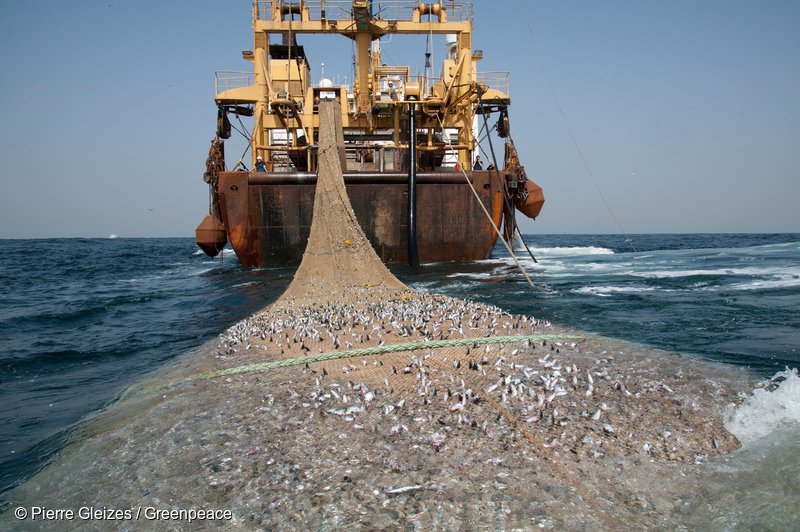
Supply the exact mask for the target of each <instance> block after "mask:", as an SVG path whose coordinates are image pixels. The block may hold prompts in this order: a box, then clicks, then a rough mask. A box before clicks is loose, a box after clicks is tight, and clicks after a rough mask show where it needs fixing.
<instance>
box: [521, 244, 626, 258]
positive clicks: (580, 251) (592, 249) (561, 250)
mask: <svg viewBox="0 0 800 532" xmlns="http://www.w3.org/2000/svg"><path fill="white" fill-rule="evenodd" d="M531 253H533V254H534V256H536V255H543V256H547V257H565V256H575V255H613V254H614V250H611V249H608V248H601V247H597V246H585V247H580V246H576V247H554V248H531Z"/></svg>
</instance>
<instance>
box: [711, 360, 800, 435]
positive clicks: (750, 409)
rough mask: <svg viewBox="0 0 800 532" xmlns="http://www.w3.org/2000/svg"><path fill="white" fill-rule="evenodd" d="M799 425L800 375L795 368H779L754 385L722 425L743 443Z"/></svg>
mask: <svg viewBox="0 0 800 532" xmlns="http://www.w3.org/2000/svg"><path fill="white" fill-rule="evenodd" d="M799 425H800V376H799V375H798V373H797V368H793V369H789V368H786V370H785V371H780V372H778V373H776V374H775V376H774V377H772V378H771V379H769V380H768V381H766V382H765V383H764V386H763V387H761V388H756V389H755V390H754V391H753V395H751V396H749V397H747V398H746V399H745V400H744V402H743V403H742V404H741V405H739V407H738V408H736V409H735V410H732V411H729V412H728V414H727V415H726V419H725V428H726V429H727V430H728V432H730V433H731V434H733V435H734V436H736V437H737V438H738V439H739V441H740V442H742V445H744V446H748V445H751V444H753V443H755V442H757V441H758V440H760V439H761V438H763V437H764V436H766V435H768V434H770V433H771V432H773V431H775V430H779V429H782V428H787V427H790V426H795V428H796V427H797V426H799Z"/></svg>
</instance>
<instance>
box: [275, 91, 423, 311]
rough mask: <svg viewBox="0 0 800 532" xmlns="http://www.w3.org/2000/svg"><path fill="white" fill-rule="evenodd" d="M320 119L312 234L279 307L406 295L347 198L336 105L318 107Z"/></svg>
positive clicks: (405, 288) (331, 102) (338, 109)
mask: <svg viewBox="0 0 800 532" xmlns="http://www.w3.org/2000/svg"><path fill="white" fill-rule="evenodd" d="M319 118H320V127H319V152H318V177H317V188H316V193H315V196H314V211H313V219H312V222H311V232H310V235H309V237H308V244H307V246H306V250H305V253H304V254H303V259H302V262H301V263H300V267H299V268H298V270H297V273H295V276H294V280H293V281H292V283H291V285H289V288H288V289H287V290H286V292H285V293H284V294H283V295H282V296H281V298H280V299H279V300H278V302H277V305H279V306H280V305H283V304H286V303H287V302H293V303H299V304H302V303H312V302H313V303H324V302H327V301H339V302H354V301H364V300H376V299H386V298H393V297H396V296H397V295H399V294H400V293H402V292H409V289H408V287H406V286H405V285H404V284H403V283H402V282H401V281H400V280H399V279H397V278H396V277H395V276H394V275H393V274H392V272H390V271H389V269H388V268H387V267H386V266H385V265H384V264H383V262H382V261H381V260H380V258H379V257H378V255H377V254H376V253H375V250H374V249H372V245H371V244H370V242H369V240H368V239H367V237H366V236H365V235H364V231H363V230H362V229H361V226H360V225H359V223H358V220H357V219H356V215H355V213H354V212H353V207H352V205H351V204H350V199H349V198H348V196H347V191H346V189H345V186H344V178H343V176H342V166H343V164H344V136H343V133H342V128H341V109H340V105H339V103H338V102H335V101H322V102H320V105H319Z"/></svg>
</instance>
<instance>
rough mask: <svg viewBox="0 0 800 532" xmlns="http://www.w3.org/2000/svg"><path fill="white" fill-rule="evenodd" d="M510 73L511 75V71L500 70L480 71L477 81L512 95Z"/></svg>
mask: <svg viewBox="0 0 800 532" xmlns="http://www.w3.org/2000/svg"><path fill="white" fill-rule="evenodd" d="M509 75H510V73H509V72H503V71H500V70H493V71H488V72H478V73H477V79H476V80H475V81H477V82H478V83H483V84H484V85H486V86H487V87H488V88H490V89H495V90H498V91H500V92H502V93H505V94H507V95H509V96H511V93H510V92H509V84H508V77H509Z"/></svg>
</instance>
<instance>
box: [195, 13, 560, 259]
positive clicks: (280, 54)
mask: <svg viewBox="0 0 800 532" xmlns="http://www.w3.org/2000/svg"><path fill="white" fill-rule="evenodd" d="M473 18H474V12H473V6H472V4H471V3H462V2H450V1H440V2H437V3H419V2H411V1H407V0H390V1H378V0H374V1H370V0H334V1H331V0H328V1H325V0H319V1H299V2H284V1H277V0H276V1H255V2H253V11H252V22H253V35H254V42H253V50H245V51H243V52H242V56H243V59H245V60H247V61H249V62H251V63H252V64H253V68H252V71H251V72H230V71H223V72H217V73H216V96H215V101H216V104H217V131H216V136H215V138H214V140H213V141H212V142H211V148H210V151H209V157H208V160H207V164H206V172H205V174H204V177H203V178H204V180H205V181H206V182H207V183H208V185H209V188H210V202H209V203H210V206H209V214H208V216H206V218H205V219H203V221H202V222H201V223H200V225H199V226H198V227H197V231H196V241H197V244H198V246H199V247H200V248H201V249H202V250H203V251H204V252H205V253H207V254H208V255H209V256H212V257H213V256H215V255H217V254H218V253H219V252H220V251H221V250H222V248H223V247H224V246H225V244H226V243H227V242H228V241H230V243H231V245H232V247H233V249H234V251H235V252H236V255H237V257H238V258H239V261H240V263H241V264H242V265H244V266H248V267H252V266H256V267H263V266H282V265H292V264H298V263H299V262H300V259H301V257H302V254H303V251H304V249H305V246H306V242H307V240H308V235H309V230H310V227H311V216H312V206H313V201H314V187H315V183H316V169H317V168H316V164H317V155H318V148H317V145H318V138H319V136H318V130H319V126H320V124H319V114H318V107H319V103H320V101H323V100H327V99H332V100H336V101H338V102H339V103H340V106H341V130H340V132H339V145H338V148H339V150H340V153H341V158H342V160H343V161H344V166H345V167H344V168H343V172H344V180H345V185H346V188H347V193H348V196H349V198H350V202H351V204H352V206H353V210H354V213H355V216H356V218H357V219H358V221H359V223H360V225H361V227H362V228H363V230H364V232H365V234H366V236H367V238H368V239H369V240H370V242H371V244H372V245H373V247H374V249H375V251H376V252H377V254H378V255H379V256H380V257H381V259H382V260H383V261H384V262H387V263H407V264H419V263H431V262H448V261H450V262H453V261H458V262H466V261H472V260H480V259H485V258H487V257H488V255H489V253H490V252H491V250H492V248H493V246H494V245H495V243H496V241H497V238H498V236H500V234H501V233H502V238H504V239H505V240H507V241H510V242H513V240H514V238H513V237H514V233H515V232H517V233H518V232H519V229H518V227H517V226H516V222H515V215H516V211H520V212H521V213H523V214H524V215H525V216H528V217H531V218H535V217H536V216H538V214H539V212H540V210H541V208H542V205H543V204H544V196H543V194H542V189H541V187H539V186H538V185H537V184H535V183H534V182H533V181H531V180H529V179H528V178H527V176H526V174H525V170H524V168H523V166H522V165H521V164H520V161H519V159H518V156H517V151H516V149H515V147H514V143H513V141H512V139H511V135H510V122H509V115H508V108H509V105H510V103H511V99H510V96H509V88H508V77H509V76H508V73H507V72H481V71H479V70H478V63H479V61H480V60H481V59H482V58H483V53H482V51H481V50H474V49H473V47H472V35H473V34H472V29H473ZM313 34H316V35H324V36H328V37H330V38H331V39H336V38H339V39H341V38H345V39H350V40H352V43H353V49H354V54H353V55H354V57H353V59H354V61H353V70H354V76H353V82H352V83H351V84H348V83H334V82H333V81H332V80H330V79H325V78H320V79H319V81H318V82H317V83H314V82H313V81H312V75H311V65H310V63H309V58H308V56H307V55H306V50H305V48H304V46H303V45H302V44H301V43H299V42H298V37H299V38H300V39H302V38H303V37H304V36H308V35H313ZM395 35H416V36H418V38H420V39H424V41H423V42H424V43H425V45H426V48H425V56H424V57H425V67H424V73H422V74H419V73H416V74H412V71H411V67H410V66H408V65H397V64H389V63H387V62H386V59H385V58H384V57H382V55H381V39H384V38H392V36H395ZM440 35H444V44H445V49H444V50H442V55H443V56H444V59H443V61H442V63H441V70H440V74H439V76H438V77H437V76H434V75H433V68H432V67H431V65H430V58H431V55H432V54H431V51H432V46H433V44H432V43H433V38H434V37H433V36H440ZM234 117H235V119H236V120H237V121H240V120H241V117H250V119H251V120H252V122H253V124H252V130H251V132H250V133H249V135H245V136H246V137H247V142H248V144H249V150H248V151H249V154H250V158H249V162H250V166H249V168H248V167H247V165H245V164H244V163H243V162H242V161H239V162H238V163H237V164H236V165H235V166H234V167H233V168H232V169H231V171H227V166H226V161H225V145H224V142H225V139H229V138H230V136H231V119H232V118H234ZM492 130H494V131H496V135H497V137H498V138H499V139H502V140H503V141H504V143H505V147H504V150H503V159H502V161H496V160H495V159H494V157H495V150H494V147H493V146H491V145H490V150H489V152H486V153H482V152H481V146H480V143H479V140H480V139H481V137H482V136H483V137H485V138H487V139H488V141H489V142H491V135H489V132H490V131H492ZM244 133H247V132H246V131H244ZM493 134H495V133H493ZM481 154H483V156H484V157H483V159H484V161H486V162H485V163H483V164H486V167H485V168H484V167H483V166H482V164H476V160H477V158H478V157H479V156H480V155H481ZM498 154H499V150H498ZM501 227H502V230H501V229H500V228H501Z"/></svg>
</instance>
